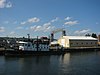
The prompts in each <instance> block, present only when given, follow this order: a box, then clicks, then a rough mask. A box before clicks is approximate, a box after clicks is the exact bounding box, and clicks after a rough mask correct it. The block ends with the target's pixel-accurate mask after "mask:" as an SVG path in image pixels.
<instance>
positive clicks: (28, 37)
mask: <svg viewBox="0 0 100 75" xmlns="http://www.w3.org/2000/svg"><path fill="white" fill-rule="evenodd" d="M27 36H28V42H29V41H30V34H27Z"/></svg>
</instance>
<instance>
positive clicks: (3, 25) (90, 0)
mask: <svg viewBox="0 0 100 75" xmlns="http://www.w3.org/2000/svg"><path fill="white" fill-rule="evenodd" d="M59 28H64V29H65V30H66V33H67V35H84V34H86V33H93V32H94V33H96V34H100V0H0V36H13V37H23V36H24V37H26V36H27V34H28V33H29V34H30V35H31V37H36V36H49V35H50V33H51V31H53V30H55V29H59ZM60 36H61V32H60V33H57V34H55V37H60Z"/></svg>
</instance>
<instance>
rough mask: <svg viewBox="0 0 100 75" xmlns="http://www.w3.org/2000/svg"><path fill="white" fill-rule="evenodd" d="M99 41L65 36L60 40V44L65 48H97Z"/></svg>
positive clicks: (83, 37) (84, 37)
mask: <svg viewBox="0 0 100 75" xmlns="http://www.w3.org/2000/svg"><path fill="white" fill-rule="evenodd" d="M97 42H98V40H97V39H96V38H93V37H87V36H63V37H61V38H60V39H58V43H59V44H60V45H61V46H63V47H65V48H69V47H96V46H97Z"/></svg>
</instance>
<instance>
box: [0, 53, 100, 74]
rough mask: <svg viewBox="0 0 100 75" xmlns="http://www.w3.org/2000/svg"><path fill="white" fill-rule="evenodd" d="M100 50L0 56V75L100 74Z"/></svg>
mask: <svg viewBox="0 0 100 75" xmlns="http://www.w3.org/2000/svg"><path fill="white" fill-rule="evenodd" d="M99 70H100V52H78V53H66V54H65V55H51V56H33V57H4V56H0V75H100V71H99Z"/></svg>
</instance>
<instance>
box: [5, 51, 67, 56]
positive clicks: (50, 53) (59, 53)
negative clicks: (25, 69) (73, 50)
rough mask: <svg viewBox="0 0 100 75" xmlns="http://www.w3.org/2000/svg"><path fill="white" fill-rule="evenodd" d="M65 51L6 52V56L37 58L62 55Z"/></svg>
mask: <svg viewBox="0 0 100 75" xmlns="http://www.w3.org/2000/svg"><path fill="white" fill-rule="evenodd" d="M65 53H66V52H64V51H14V50H6V51H5V56H36V55H61V54H65Z"/></svg>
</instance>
